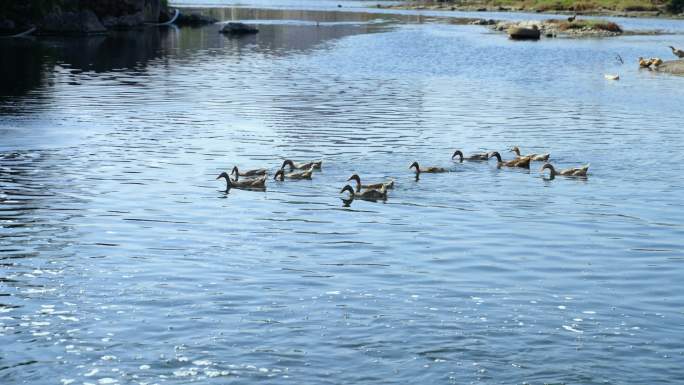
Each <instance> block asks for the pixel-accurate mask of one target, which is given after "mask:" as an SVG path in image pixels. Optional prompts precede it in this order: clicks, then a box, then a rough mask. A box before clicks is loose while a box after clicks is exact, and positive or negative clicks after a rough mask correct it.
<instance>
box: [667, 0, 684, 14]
mask: <svg viewBox="0 0 684 385" xmlns="http://www.w3.org/2000/svg"><path fill="white" fill-rule="evenodd" d="M667 10H668V12H672V13H682V12H684V0H670V2H669V3H668V4H667Z"/></svg>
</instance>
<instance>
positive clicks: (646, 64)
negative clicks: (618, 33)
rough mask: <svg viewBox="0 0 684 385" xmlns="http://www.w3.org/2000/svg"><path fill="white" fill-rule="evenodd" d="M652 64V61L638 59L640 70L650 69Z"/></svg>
mask: <svg viewBox="0 0 684 385" xmlns="http://www.w3.org/2000/svg"><path fill="white" fill-rule="evenodd" d="M652 63H653V60H652V59H644V58H643V57H639V67H641V68H650V67H651V64H652Z"/></svg>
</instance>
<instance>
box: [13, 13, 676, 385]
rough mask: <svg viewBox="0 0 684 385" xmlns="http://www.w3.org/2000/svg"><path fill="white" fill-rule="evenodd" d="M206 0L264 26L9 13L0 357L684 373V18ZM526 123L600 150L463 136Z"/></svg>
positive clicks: (97, 364)
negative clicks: (317, 167) (680, 30)
mask: <svg viewBox="0 0 684 385" xmlns="http://www.w3.org/2000/svg"><path fill="white" fill-rule="evenodd" d="M213 12H214V13H215V14H217V15H220V16H221V18H222V19H223V20H229V19H240V20H256V22H257V23H258V24H259V27H260V29H261V32H260V33H259V34H258V35H255V36H248V37H245V38H241V39H231V38H228V37H224V36H222V35H220V34H218V28H219V27H218V26H209V27H206V28H200V29H159V30H157V29H150V30H147V31H146V32H145V33H121V34H115V35H112V36H109V37H97V38H90V39H64V40H61V39H38V40H20V41H0V53H2V55H0V57H2V59H0V60H1V62H2V64H3V69H4V70H3V71H2V76H3V79H2V80H3V82H2V84H3V86H2V88H1V89H2V91H3V96H2V97H0V383H2V384H3V385H4V384H23V383H25V384H43V383H45V384H52V383H57V384H59V383H62V384H67V385H68V384H69V383H74V384H82V383H92V384H108V383H118V384H143V383H148V384H154V383H159V384H161V383H168V384H185V383H188V382H191V381H197V382H200V383H210V384H214V383H215V384H226V383H235V384H243V383H245V384H247V383H255V382H259V383H273V384H309V383H316V384H325V383H329V384H341V383H356V384H379V383H453V384H464V383H472V384H494V383H498V384H522V383H529V384H545V383H554V384H555V383H564V384H655V383H658V384H677V383H681V379H682V378H684V369H682V368H684V366H683V365H682V360H683V358H684V342H682V341H681V338H680V337H679V336H681V335H682V332H684V294H683V292H684V290H683V289H684V283H683V281H682V277H683V275H684V252H683V251H684V241H682V239H684V226H683V225H684V224H683V218H684V206H683V205H682V201H683V198H684V194H683V193H682V187H683V184H684V182H683V181H684V179H683V178H682V175H683V174H684V166H683V164H684V156H683V155H682V154H684V140H683V139H684V133H683V132H682V128H681V126H682V125H681V120H682V118H681V111H682V109H681V107H682V102H681V101H682V100H684V99H683V97H684V78H682V77H676V76H669V75H665V74H658V73H654V72H650V71H647V70H639V69H638V68H637V67H638V66H637V65H636V57H638V56H661V57H663V58H668V55H669V50H668V49H667V48H665V47H664V46H665V45H668V44H674V45H684V44H682V38H681V36H680V35H662V36H628V37H619V38H612V39H587V40H578V39H549V40H542V41H540V42H536V43H532V42H511V41H509V40H507V39H506V37H505V36H503V35H500V34H497V33H493V32H490V31H489V30H487V29H485V28H483V27H478V26H464V25H451V24H448V23H439V22H427V23H414V22H412V19H411V17H405V16H401V15H386V14H372V13H355V14H353V13H345V12H337V11H335V10H332V11H331V12H328V11H323V10H319V11H318V12H317V11H316V10H308V11H297V10H294V9H286V10H270V11H265V10H259V11H254V10H252V9H248V8H246V7H242V8H225V9H222V10H218V11H213ZM283 19H285V20H283ZM259 20H263V22H262V21H259ZM315 21H318V23H316V22H315ZM649 23H655V24H658V23H661V21H649ZM662 23H663V25H669V23H671V22H669V21H662ZM10 52H11V53H12V55H13V56H12V57H13V59H8V58H9V57H10V56H8V55H7V53H10ZM617 54H619V55H620V56H621V57H622V58H624V60H625V64H620V63H619V62H618V61H617V60H616V59H615V56H616V55H617ZM605 73H619V74H620V76H621V80H620V81H618V82H610V81H607V80H605V79H604V77H603V75H604V74H605ZM512 145H519V146H521V147H522V149H523V152H550V153H551V161H552V163H554V164H555V165H557V166H558V167H561V168H563V167H570V166H577V165H580V164H585V163H591V168H590V174H589V176H588V178H586V179H571V178H564V177H557V178H556V179H554V180H548V179H546V178H543V177H542V176H541V175H540V174H539V172H538V171H539V168H540V167H541V163H539V162H536V163H534V164H533V166H532V168H531V169H530V170H529V171H528V170H524V169H505V168H502V169H499V168H497V167H496V166H495V164H494V161H490V162H489V163H472V162H471V163H463V164H459V163H453V162H452V161H451V160H450V156H451V154H452V153H453V151H454V150H455V149H457V148H458V149H462V150H464V151H465V152H466V153H471V152H476V151H489V150H498V151H500V152H501V153H502V155H503V156H504V158H506V159H510V158H511V153H509V152H507V151H506V149H507V148H508V147H509V146H512ZM285 158H293V159H295V160H297V161H306V160H314V159H322V160H323V169H322V171H321V172H316V173H315V174H314V177H313V180H311V181H285V182H282V183H281V182H274V181H271V180H269V181H268V182H267V188H266V191H265V192H260V191H243V190H236V189H232V190H230V191H229V192H228V193H226V192H225V191H224V187H225V184H224V182H223V181H217V180H215V177H216V176H217V175H218V174H219V173H220V172H221V171H224V170H227V169H229V168H232V166H233V165H235V164H237V165H239V166H240V167H243V168H256V167H268V168H269V169H270V170H272V171H274V170H275V169H276V168H277V167H279V165H280V164H281V163H282V160H283V159H285ZM413 161H418V162H420V164H421V165H426V166H427V165H435V166H441V167H447V168H449V169H450V170H451V171H452V172H449V173H444V174H433V175H429V174H424V175H421V178H420V180H419V181H416V180H415V178H414V174H413V173H412V172H411V171H410V170H409V169H408V166H409V165H410V164H411V163H412V162H413ZM353 172H358V173H359V174H360V175H361V177H362V178H363V179H364V180H367V181H369V182H373V181H379V180H384V179H386V178H394V179H395V181H396V187H395V189H394V190H392V191H390V193H389V197H388V199H387V200H386V201H385V202H366V201H360V200H355V201H353V202H352V203H351V205H350V206H349V207H345V206H344V202H343V201H342V200H341V199H340V198H343V197H344V196H342V195H340V194H338V192H339V190H340V188H341V187H342V186H344V185H345V184H346V183H348V182H346V179H347V178H348V177H349V176H350V175H351V174H352V173H353Z"/></svg>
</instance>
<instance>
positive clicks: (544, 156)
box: [511, 146, 551, 162]
mask: <svg viewBox="0 0 684 385" xmlns="http://www.w3.org/2000/svg"><path fill="white" fill-rule="evenodd" d="M511 152H515V155H516V156H517V157H518V158H525V157H528V156H529V157H530V158H532V160H533V161H538V162H546V161H547V160H549V157H550V156H551V154H527V155H525V156H522V155H520V148H519V147H518V146H513V147H511Z"/></svg>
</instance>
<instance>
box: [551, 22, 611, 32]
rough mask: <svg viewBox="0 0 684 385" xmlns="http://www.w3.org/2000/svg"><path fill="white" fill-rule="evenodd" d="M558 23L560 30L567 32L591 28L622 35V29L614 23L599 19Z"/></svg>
mask: <svg viewBox="0 0 684 385" xmlns="http://www.w3.org/2000/svg"><path fill="white" fill-rule="evenodd" d="M556 21H557V22H558V29H559V30H561V31H567V30H571V29H583V28H589V29H594V30H601V31H608V32H615V33H622V28H620V26H619V25H617V24H615V23H613V22H612V21H606V20H598V19H580V20H575V21H573V22H569V21H561V20H556Z"/></svg>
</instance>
